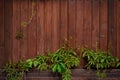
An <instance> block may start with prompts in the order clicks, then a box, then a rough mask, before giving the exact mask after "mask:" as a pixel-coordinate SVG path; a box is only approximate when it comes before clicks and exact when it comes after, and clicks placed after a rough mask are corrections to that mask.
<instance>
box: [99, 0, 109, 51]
mask: <svg viewBox="0 0 120 80" xmlns="http://www.w3.org/2000/svg"><path fill="white" fill-rule="evenodd" d="M107 2H108V0H100V35H99V38H100V49H101V50H105V51H106V50H107V47H108V42H107V41H108V39H107V38H108V3H107Z"/></svg>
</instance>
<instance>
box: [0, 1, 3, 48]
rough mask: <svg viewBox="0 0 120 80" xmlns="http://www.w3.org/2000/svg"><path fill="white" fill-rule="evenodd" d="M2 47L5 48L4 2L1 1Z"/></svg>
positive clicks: (0, 32) (0, 26)
mask: <svg viewBox="0 0 120 80" xmlns="http://www.w3.org/2000/svg"><path fill="white" fill-rule="evenodd" d="M0 11H1V13H0V47H4V1H3V0H1V1H0Z"/></svg>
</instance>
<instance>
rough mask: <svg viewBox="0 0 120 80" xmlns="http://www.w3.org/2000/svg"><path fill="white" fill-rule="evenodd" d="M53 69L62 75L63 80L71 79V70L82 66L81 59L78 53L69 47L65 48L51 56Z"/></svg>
mask: <svg viewBox="0 0 120 80" xmlns="http://www.w3.org/2000/svg"><path fill="white" fill-rule="evenodd" d="M49 56H50V62H51V64H52V65H51V68H52V71H53V72H58V73H60V74H62V79H63V80H70V79H71V70H70V69H71V68H72V67H77V66H78V65H79V64H80V59H79V57H78V56H77V54H76V52H75V51H74V50H73V49H72V48H71V47H69V46H66V45H65V46H63V47H61V48H60V49H58V50H57V51H56V52H55V53H53V54H49Z"/></svg>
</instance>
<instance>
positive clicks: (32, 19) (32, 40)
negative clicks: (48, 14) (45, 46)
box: [27, 0, 37, 58]
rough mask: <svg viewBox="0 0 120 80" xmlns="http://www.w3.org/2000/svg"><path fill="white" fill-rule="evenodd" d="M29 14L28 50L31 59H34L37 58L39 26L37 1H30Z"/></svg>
mask: <svg viewBox="0 0 120 80" xmlns="http://www.w3.org/2000/svg"><path fill="white" fill-rule="evenodd" d="M28 10H29V13H28V18H29V19H28V22H29V24H28V27H27V28H29V30H28V50H29V58H33V57H35V56H36V54H37V52H36V50H37V38H36V37H37V34H36V33H37V25H36V22H37V21H36V20H37V19H36V14H37V13H36V12H37V11H36V1H31V0H29V8H28Z"/></svg>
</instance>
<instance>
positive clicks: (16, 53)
mask: <svg viewBox="0 0 120 80" xmlns="http://www.w3.org/2000/svg"><path fill="white" fill-rule="evenodd" d="M13 11H14V12H13V15H14V16H13V29H12V31H13V33H12V35H13V36H12V40H13V50H12V58H13V60H14V61H15V62H18V61H19V60H20V40H17V39H16V35H17V34H18V32H19V30H20V26H21V25H20V24H21V23H20V22H21V21H20V16H21V14H20V11H21V10H20V0H14V2H13Z"/></svg>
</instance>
